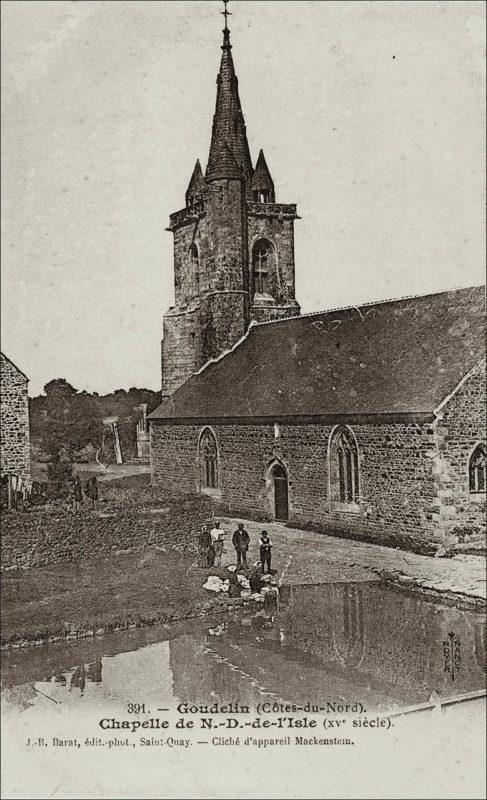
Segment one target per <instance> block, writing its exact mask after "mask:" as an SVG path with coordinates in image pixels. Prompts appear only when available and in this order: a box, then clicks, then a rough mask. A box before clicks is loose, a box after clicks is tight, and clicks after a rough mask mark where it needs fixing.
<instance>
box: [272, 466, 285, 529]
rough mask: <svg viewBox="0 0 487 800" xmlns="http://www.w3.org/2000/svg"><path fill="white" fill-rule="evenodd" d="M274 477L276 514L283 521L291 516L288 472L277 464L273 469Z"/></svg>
mask: <svg viewBox="0 0 487 800" xmlns="http://www.w3.org/2000/svg"><path fill="white" fill-rule="evenodd" d="M272 475H273V478H274V516H275V518H276V519H277V520H281V521H283V522H285V521H287V520H288V518H289V507H288V485H287V474H286V470H285V469H284V467H281V465H280V464H276V466H275V467H274V469H273V470H272Z"/></svg>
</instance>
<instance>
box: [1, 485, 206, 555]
mask: <svg viewBox="0 0 487 800" xmlns="http://www.w3.org/2000/svg"><path fill="white" fill-rule="evenodd" d="M165 494H166V493H165ZM211 514H212V503H211V501H210V500H209V499H208V498H205V497H196V498H195V497H194V496H193V497H191V498H184V497H182V498H178V499H177V500H173V499H168V500H167V504H165V505H164V506H161V505H159V507H158V508H156V509H150V508H144V507H139V505H138V504H137V503H135V504H134V505H133V507H131V508H124V509H118V510H116V511H113V512H110V513H106V514H103V512H102V515H101V516H100V515H98V514H97V513H94V512H86V511H84V510H81V511H78V512H74V511H72V512H67V511H66V510H61V509H60V510H58V511H57V510H46V509H42V508H39V509H35V510H32V511H29V512H24V513H21V512H11V513H8V514H5V515H4V517H3V519H2V538H1V546H2V558H1V565H2V569H10V568H12V567H19V568H23V569H25V568H30V567H38V566H43V565H46V564H56V563H59V562H63V561H81V560H86V559H90V558H98V559H99V558H106V557H108V556H110V555H113V553H115V552H116V551H120V550H130V549H143V548H147V547H149V546H156V545H157V546H159V547H165V548H170V547H174V546H177V547H178V548H179V550H180V551H183V552H184V551H186V550H188V549H189V550H191V552H196V551H195V546H196V542H197V536H198V531H199V529H200V526H201V524H202V523H203V522H204V521H206V520H208V519H209V517H211Z"/></svg>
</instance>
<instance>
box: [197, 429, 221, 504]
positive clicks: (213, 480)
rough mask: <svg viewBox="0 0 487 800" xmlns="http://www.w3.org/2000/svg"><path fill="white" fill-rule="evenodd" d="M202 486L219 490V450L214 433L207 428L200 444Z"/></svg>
mask: <svg viewBox="0 0 487 800" xmlns="http://www.w3.org/2000/svg"><path fill="white" fill-rule="evenodd" d="M199 457H200V458H199V462H200V486H201V488H202V489H218V448H217V445H216V439H215V435H214V433H213V431H211V430H210V428H205V430H204V431H203V433H202V434H201V437H200V444H199Z"/></svg>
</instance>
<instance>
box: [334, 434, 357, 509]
mask: <svg viewBox="0 0 487 800" xmlns="http://www.w3.org/2000/svg"><path fill="white" fill-rule="evenodd" d="M329 468H330V491H331V500H332V502H335V503H342V504H347V505H351V504H357V503H358V501H359V492H360V487H359V460H358V449H357V442H356V441H355V437H354V435H353V433H352V431H351V430H350V428H347V427H346V426H345V425H341V426H340V427H338V428H337V429H336V430H335V431H334V433H333V436H332V440H331V443H330V464H329Z"/></svg>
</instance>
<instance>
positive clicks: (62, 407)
mask: <svg viewBox="0 0 487 800" xmlns="http://www.w3.org/2000/svg"><path fill="white" fill-rule="evenodd" d="M44 391H45V393H46V397H45V402H44V404H43V413H42V419H41V420H40V421H39V420H38V421H37V425H36V429H37V431H36V432H37V434H38V436H39V443H40V446H41V448H42V450H43V451H44V452H45V453H46V454H47V455H48V456H49V457H50V460H51V461H52V462H54V463H60V462H66V463H72V462H73V461H74V455H75V453H76V451H78V450H80V449H82V448H83V447H86V446H87V445H88V444H92V445H93V446H94V447H101V443H102V441H103V421H102V419H101V415H100V413H99V411H98V408H97V405H96V401H95V400H94V398H92V397H91V395H89V394H87V393H85V392H82V393H78V391H77V389H75V388H74V387H73V386H71V384H70V383H68V382H67V381H66V380H65V379H64V378H57V379H55V380H52V381H49V383H47V384H46V385H45V387H44Z"/></svg>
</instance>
